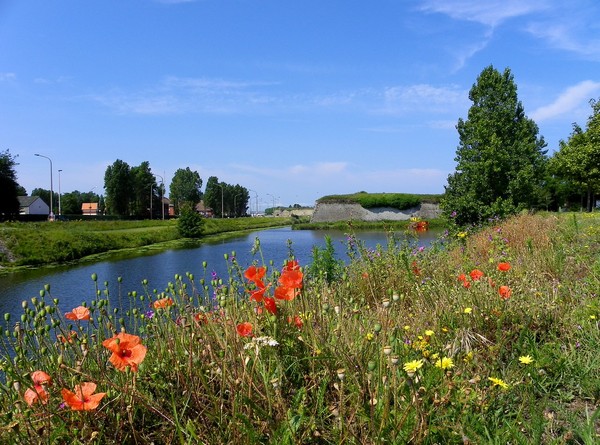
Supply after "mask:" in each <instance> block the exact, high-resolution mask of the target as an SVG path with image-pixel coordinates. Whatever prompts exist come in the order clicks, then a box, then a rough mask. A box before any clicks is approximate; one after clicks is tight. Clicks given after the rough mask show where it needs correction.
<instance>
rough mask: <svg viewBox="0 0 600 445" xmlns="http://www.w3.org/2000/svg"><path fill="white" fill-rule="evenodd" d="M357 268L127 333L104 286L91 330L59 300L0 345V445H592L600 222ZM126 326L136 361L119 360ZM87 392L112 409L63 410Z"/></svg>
mask: <svg viewBox="0 0 600 445" xmlns="http://www.w3.org/2000/svg"><path fill="white" fill-rule="evenodd" d="M348 250H349V252H350V253H351V254H352V256H353V258H354V259H353V260H352V261H351V263H350V264H349V265H348V266H345V267H343V266H342V265H340V264H331V263H330V262H329V260H328V257H327V255H321V256H319V262H318V263H317V264H316V266H306V267H305V268H304V269H303V273H304V276H303V284H302V289H301V290H300V292H299V293H298V294H297V295H295V298H292V297H294V293H293V292H292V293H291V294H290V293H288V292H284V294H283V295H285V296H287V297H288V298H291V299H289V300H270V299H267V297H268V296H269V297H268V298H270V296H271V295H273V289H274V288H275V287H278V286H279V287H282V286H283V285H285V286H287V287H290V286H296V287H300V284H299V283H298V281H297V280H298V278H299V275H298V274H297V272H295V273H293V272H286V278H285V279H283V277H282V275H281V273H282V272H281V268H280V266H276V267H274V268H271V267H269V269H268V270H267V273H266V275H265V276H264V277H260V274H259V273H258V274H257V273H256V272H257V271H256V270H255V271H254V272H253V273H249V274H248V277H250V278H252V279H253V280H254V283H257V284H263V285H266V286H268V285H269V284H270V283H271V284H272V286H270V287H266V290H265V291H264V292H263V293H262V294H254V301H253V300H250V299H249V298H248V297H249V295H251V294H250V292H251V291H253V290H254V289H255V286H256V284H252V283H251V282H250V281H249V280H248V279H247V278H246V277H244V269H245V268H246V266H247V265H239V266H238V265H237V264H236V263H235V262H231V261H229V265H230V277H221V278H222V280H220V279H216V280H214V281H212V282H203V281H201V280H199V279H197V278H195V277H193V276H192V275H187V276H180V277H176V279H175V280H174V282H172V283H169V284H168V285H167V286H166V287H165V289H164V291H151V290H147V291H146V293H144V294H143V295H142V294H140V293H137V294H136V293H130V294H129V297H128V298H127V301H128V302H129V304H130V307H129V309H126V310H125V312H123V313H121V312H115V309H114V308H113V307H111V305H110V303H109V302H108V297H107V296H106V294H105V292H104V290H103V288H102V286H101V285H100V283H96V285H97V292H91V294H90V295H89V296H88V300H87V301H88V304H87V306H88V308H89V310H90V319H89V320H86V319H85V318H86V317H84V316H83V315H84V312H85V311H84V310H83V309H80V312H79V313H80V314H81V315H82V317H81V318H82V319H81V320H76V321H71V320H68V319H66V316H65V315H64V314H65V312H68V311H71V309H72V308H70V307H69V308H66V307H64V306H61V303H60V301H58V300H57V299H54V298H53V297H52V295H51V292H50V291H49V289H47V290H46V292H42V294H44V295H43V296H40V297H39V298H36V299H33V300H32V301H27V302H24V313H23V315H22V317H21V318H20V320H18V323H15V320H6V322H5V323H4V326H3V335H2V337H1V338H2V340H1V342H0V344H2V345H4V348H5V354H6V353H7V352H8V351H9V350H14V351H16V355H15V357H14V358H13V359H8V358H7V357H6V358H5V359H4V360H3V361H2V362H1V369H2V371H3V372H4V374H5V376H6V381H5V382H2V383H0V406H2V409H1V412H0V424H1V425H3V427H2V429H0V441H1V442H3V443H27V444H29V443H32V441H33V442H34V443H35V442H36V441H38V442H39V443H103V444H129V443H156V444H167V443H169V444H170V443H179V444H197V443H234V444H235V443H239V444H251V443H271V444H303V443H306V444H309V443H310V444H312V443H322V444H336V443H350V444H353V443H355V444H372V443H394V444H405V443H413V444H434V443H444V444H465V443H476V444H484V443H485V444H506V443H520V444H589V445H591V444H595V443H598V440H599V439H600V421H599V417H600V410H599V404H600V377H599V376H600V373H599V372H598V371H599V369H600V355H599V354H598V350H599V349H600V327H599V324H598V317H599V316H600V302H599V300H598V289H600V260H599V259H598V258H599V255H598V254H599V252H600V218H599V216H598V215H596V214H591V215H560V216H557V215H536V216H531V215H521V216H518V217H515V218H513V219H510V220H507V221H505V222H502V223H498V226H496V227H489V228H483V229H481V230H479V231H472V232H471V233H469V234H466V233H464V232H463V233H458V234H455V235H454V236H453V237H452V238H451V240H450V242H449V243H447V244H446V245H445V247H444V248H440V249H438V248H436V247H433V248H432V249H426V250H423V251H421V250H419V249H413V247H412V246H405V245H395V244H391V245H390V246H389V248H388V249H386V250H378V251H376V252H373V251H370V250H367V249H365V248H364V247H363V246H362V245H361V244H360V242H354V241H353V242H351V244H349V245H348ZM258 257H260V255H258ZM267 260H268V258H267ZM258 265H260V262H259V264H258ZM325 270H327V271H329V274H328V275H325V274H323V272H324V271H325ZM294 274H295V275H294ZM463 274H464V275H463ZM92 279H93V278H92ZM278 281H281V282H280V283H278ZM294 283H295V284H294ZM86 287H88V284H86V283H82V289H85V288H86ZM279 287H278V288H279ZM240 288H242V289H243V288H245V289H246V290H245V291H244V290H241V291H240ZM285 289H286V288H284V290H285ZM82 298H85V297H83V296H82ZM213 298H214V299H213ZM260 300H262V301H260ZM267 303H268V304H267ZM273 303H275V305H276V307H273ZM215 304H216V306H215ZM149 305H150V307H151V308H153V312H147V311H148V308H149ZM274 310H276V313H273V314H272V313H271V311H274ZM82 311H83V312H82ZM71 317H74V316H71ZM123 325H127V326H129V334H135V335H137V336H139V341H140V342H141V344H142V345H143V346H135V345H134V343H131V342H129V339H128V338H126V337H124V336H121V338H122V339H123V340H122V342H121V343H119V344H117V342H116V341H115V340H110V339H111V338H112V337H113V335H115V334H116V333H117V332H119V331H121V329H122V328H121V326H123ZM57 334H59V335H60V336H62V337H57ZM135 338H137V337H133V339H135ZM136 341H137V340H136ZM119 348H122V351H123V352H122V353H121V352H119V353H117V354H116V355H115V353H114V351H115V350H116V351H121V349H119ZM144 352H145V354H144ZM111 354H112V355H111ZM109 359H110V360H109ZM123 363H129V365H130V367H129V368H127V367H123ZM34 371H43V372H45V373H47V376H46V375H44V374H40V373H37V374H34ZM33 379H37V387H36V386H34V383H35V382H34V381H33ZM86 382H91V383H92V384H93V385H96V387H95V392H96V393H97V394H99V395H96V396H92V395H90V394H91V393H93V391H90V392H87V389H90V390H91V389H94V388H93V385H88V384H86V385H84V386H83V388H86V394H85V397H84V396H83V394H81V393H79V395H77V394H75V395H70V394H69V392H68V391H73V390H74V388H75V386H76V385H82V384H84V383H86ZM102 394H104V395H102ZM26 400H28V402H29V403H27V402H26ZM72 407H76V408H81V409H82V410H81V411H76V410H73V409H72Z"/></svg>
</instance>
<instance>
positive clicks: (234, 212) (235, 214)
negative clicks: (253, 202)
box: [233, 193, 242, 218]
mask: <svg viewBox="0 0 600 445" xmlns="http://www.w3.org/2000/svg"><path fill="white" fill-rule="evenodd" d="M238 196H242V194H241V193H238V194H237V195H235V196H234V197H233V217H234V218H235V217H236V216H237V207H236V206H235V200H236V199H237V197H238Z"/></svg>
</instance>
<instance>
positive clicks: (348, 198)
mask: <svg viewBox="0 0 600 445" xmlns="http://www.w3.org/2000/svg"><path fill="white" fill-rule="evenodd" d="M441 197H442V195H414V194H408V193H366V192H358V193H353V194H351V195H328V196H324V197H322V198H320V199H318V200H317V203H356V204H360V205H361V206H363V207H364V208H365V209H372V208H375V207H391V208H394V209H398V210H406V209H410V208H411V207H416V206H418V205H420V204H421V203H423V202H430V203H436V204H437V203H439V202H440V199H441Z"/></svg>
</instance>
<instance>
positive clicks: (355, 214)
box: [311, 203, 441, 222]
mask: <svg viewBox="0 0 600 445" xmlns="http://www.w3.org/2000/svg"><path fill="white" fill-rule="evenodd" d="M440 214H441V210H440V207H439V205H437V204H430V203H423V204H421V205H420V206H417V207H413V208H410V209H406V210H398V209H393V208H389V207H378V208H373V209H365V208H364V207H362V206H361V205H360V204H334V203H319V204H317V206H316V207H315V210H314V213H313V215H312V218H311V221H312V222H335V221H350V220H353V221H403V220H408V219H410V218H411V217H413V216H415V217H419V218H423V219H432V218H437V217H438V216H439V215H440Z"/></svg>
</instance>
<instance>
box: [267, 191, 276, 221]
mask: <svg viewBox="0 0 600 445" xmlns="http://www.w3.org/2000/svg"><path fill="white" fill-rule="evenodd" d="M267 195H269V196H270V197H271V198H273V211H272V212H271V215H272V216H275V196H273V195H271V194H270V193H267Z"/></svg>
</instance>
